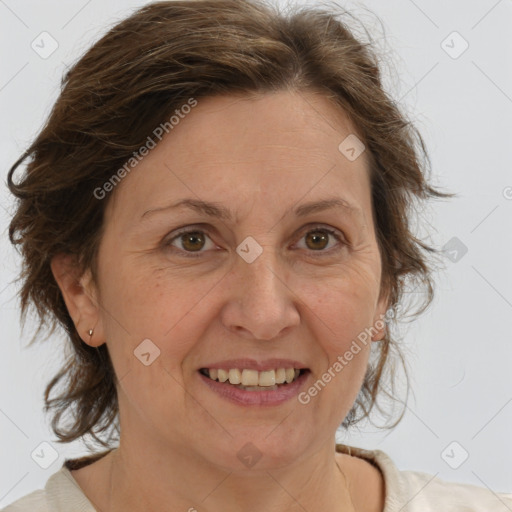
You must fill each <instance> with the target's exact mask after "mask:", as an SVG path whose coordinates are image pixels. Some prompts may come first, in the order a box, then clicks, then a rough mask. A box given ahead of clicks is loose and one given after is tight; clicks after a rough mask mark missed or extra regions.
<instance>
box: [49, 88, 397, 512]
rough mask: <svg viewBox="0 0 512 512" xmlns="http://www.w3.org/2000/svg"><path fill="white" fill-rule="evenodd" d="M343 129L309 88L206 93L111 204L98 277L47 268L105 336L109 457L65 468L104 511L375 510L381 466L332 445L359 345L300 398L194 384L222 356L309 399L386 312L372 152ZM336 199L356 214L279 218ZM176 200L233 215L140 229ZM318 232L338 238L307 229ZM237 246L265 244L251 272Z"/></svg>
mask: <svg viewBox="0 0 512 512" xmlns="http://www.w3.org/2000/svg"><path fill="white" fill-rule="evenodd" d="M353 133H357V132H356V130H355V129H354V127H353V126H352V125H351V123H350V122H349V120H348V119H347V117H346V115H345V114H344V113H343V111H342V110H341V109H339V107H335V106H333V104H332V103H330V101H329V100H328V99H327V98H325V97H324V96H322V95H321V94H318V93H314V92H301V93H298V92H289V91H286V92H285V91H283V92H275V93H267V94H263V95H259V96H252V97H248V96H240V97H238V96H224V97H211V98H206V99H200V100H199V101H198V105H197V106H196V107H195V108H194V109H193V110H192V112H191V113H190V114H188V115H187V116H186V117H185V118H184V119H183V120H181V121H180V123H179V125H177V126H176V127H175V128H174V129H173V131H172V132H170V133H169V135H167V136H166V137H165V138H164V139H163V140H162V142H160V143H159V144H158V145H157V147H156V148H155V149H153V150H151V152H150V153H149V155H148V156H146V157H145V158H144V159H143V160H142V161H141V162H140V163H139V164H138V165H137V166H136V167H135V168H134V170H132V172H131V173H130V174H129V175H128V176H127V177H125V178H124V179H123V180H122V182H121V183H120V184H119V185H118V186H117V187H116V189H115V191H114V192H113V193H112V194H113V195H112V197H110V198H109V203H108V205H107V210H106V215H105V232H104V236H103V238H102V241H101V245H100V248H99V255H98V282H97V283H94V282H93V280H92V278H91V274H90V272H86V273H85V274H83V275H81V276H80V275H78V274H77V273H76V270H75V267H74V266H73V260H72V259H71V258H70V257H69V256H66V255H59V256H57V257H55V258H54V260H53V262H52V269H53V272H54V275H55V277H56V279H57V282H58V283H59V286H60V288H61V290H62V293H63V296H64V299H65V302H66V305H67V307H68V310H69V312H70V315H71V317H72V318H73V321H74V322H75V325H76V327H77V330H78V332H79V333H80V334H81V336H82V337H83V341H84V343H88V344H90V345H92V346H100V345H102V344H103V343H106V344H107V346H108V350H109V353H110V355H111V358H112V361H113V365H114V368H115V371H116V375H117V377H118V379H119V382H118V395H119V410H120V422H121V441H120V447H119V449H117V450H115V451H113V452H111V453H110V454H109V455H107V456H105V457H104V458H102V459H100V460H99V461H98V462H96V463H93V464H91V465H89V466H87V467H85V468H82V469H80V470H77V471H73V473H72V474H73V476H74V478H75V480H76V481H77V483H78V484H79V485H80V486H81V488H82V489H83V490H84V492H85V493H86V495H87V496H88V497H89V499H90V500H91V501H92V502H93V503H94V504H95V505H96V506H97V507H98V508H99V509H100V510H121V509H129V510H131V511H139V510H141V511H142V510H148V509H149V510H184V511H186V510H189V509H191V508H192V509H193V508H195V509H197V510H198V511H201V510H208V511H213V512H216V511H220V510H222V511H235V510H237V511H239V510H249V511H260V510H265V511H283V510H287V511H299V510H301V511H302V510H304V509H306V510H347V511H349V510H358V511H359V510H365V511H366V512H368V511H370V512H371V511H382V510H383V506H384V491H383V480H382V475H381V474H380V472H379V471H378V470H377V469H376V468H374V467H373V466H371V465H370V464H369V463H368V462H366V461H364V460H362V459H357V458H355V457H350V456H348V455H341V454H336V453H335V431H336V429H337V427H338V426H339V425H340V424H341V422H342V421H343V419H344V418H345V416H346V414H347V413H348V411H349V410H350V408H351V407H352V405H353V403H354V400H355V398H356V396H357V393H358V391H359V389H360V387H361V384H362V382H363V378H364V374H365V371H366V367H367V363H368V356H369V351H370V345H371V343H370V342H369V343H368V344H367V345H366V346H362V350H361V351H360V352H359V353H358V354H357V355H356V356H354V358H353V359H352V361H350V363H349V364H347V365H346V366H345V367H344V368H343V370H342V371H341V372H339V373H337V374H336V377H335V378H333V379H332V380H331V382H330V383H329V384H328V385H326V386H325V387H324V388H323V389H322V391H321V392H320V393H318V395H317V396H315V397H314V398H312V399H311V401H310V402H309V403H308V404H306V405H303V404H301V403H299V402H298V401H297V399H296V398H293V399H290V400H288V401H286V402H284V403H282V404H280V405H278V406H270V407H264V406H241V405H237V404H233V403H231V402H228V401H227V400H226V399H224V398H222V397H220V396H219V395H218V394H216V393H214V392H213V391H212V390H211V389H210V388H209V387H208V386H206V385H205V384H204V382H203V381H202V380H201V378H200V376H199V375H198V369H199V368H200V367H204V366H208V363H213V362H215V361H221V360H225V359H235V358H243V357H249V358H253V359H256V360H264V359H268V358H274V357H276V358H289V359H294V360H298V361H300V362H302V363H304V365H305V366H307V367H308V368H309V369H310V372H311V373H310V374H309V375H308V380H307V382H306V383H305V384H304V387H303V389H301V390H306V389H307V388H308V387H310V386H311V385H312V384H313V383H314V382H315V381H316V380H317V379H318V378H319V377H320V376H321V375H322V374H323V373H324V372H325V371H327V370H328V369H329V368H330V367H332V365H333V363H334V362H335V361H336V359H337V357H338V356H340V355H343V354H344V353H345V352H346V350H348V348H349V347H350V344H351V343H352V341H353V340H355V339H356V338H357V336H358V334H359V333H361V332H363V331H364V330H365V328H369V327H370V326H374V325H375V324H376V322H377V320H379V319H381V318H382V316H383V315H384V314H385V312H386V309H387V305H388V304H387V297H386V293H384V290H382V289H381V287H380V278H381V271H382V269H381V259H380V254H379V250H378V245H377V240H376V236H375V229H374V224H373V219H372V204H371V194H370V180H369V171H368V161H367V159H366V154H365V153H363V154H362V155H361V156H360V157H359V158H357V159H356V160H355V161H349V160H348V159H347V158H345V156H344V155H343V154H342V153H341V152H340V151H339V150H338V146H339V144H340V143H341V142H342V141H343V140H344V139H345V137H347V136H348V135H349V134H353ZM333 196H335V197H338V198H342V199H344V200H345V201H348V202H349V203H351V204H352V205H354V206H355V207H356V208H357V211H358V213H356V214H354V215H352V216H350V215H349V214H348V213H347V212H346V211H345V210H344V209H331V210H325V211H320V212H316V213H311V214H309V215H307V216H306V217H297V216H295V214H294V213H292V212H291V213H288V214H286V215H285V212H286V211H287V210H288V209H290V208H295V207H296V206H298V205H300V204H303V203H305V202H309V201H313V200H321V199H325V198H330V197H333ZM188 197H191V198H195V199H201V200H205V201H214V202H216V203H219V204H221V205H224V206H225V207H226V208H229V209H230V210H232V211H233V215H234V219H233V221H229V220H225V219H224V220H221V219H218V218H210V217H207V216H205V215H204V214H200V213H196V212H193V211H192V210H188V209H186V208H181V209H176V210H165V211H163V212H160V213H154V214H148V215H146V216H145V217H144V220H143V221H141V216H142V215H143V214H144V212H146V211H147V210H149V209H153V208H158V207H162V206H166V205H169V204H171V203H174V202H175V201H178V200H180V199H183V198H188ZM105 200H106V199H105ZM198 224H199V225H198ZM183 227H190V230H191V231H197V230H202V232H203V233H204V235H203V236H204V243H203V245H202V246H201V244H200V243H197V242H196V245H190V244H189V245H187V244H186V242H185V241H184V240H183V237H182V238H180V237H177V238H174V241H172V244H171V245H169V244H170V243H171V242H170V241H171V239H172V238H173V237H175V236H176V233H177V231H178V228H183ZM322 228H329V229H334V230H335V231H336V232H339V236H340V237H341V238H340V239H341V241H338V240H336V238H335V237H333V236H330V237H329V238H328V239H327V241H326V242H325V243H322V242H318V241H317V242H315V241H311V240H310V239H309V237H308V236H306V235H307V234H308V233H312V234H317V235H318V234H319V233H318V230H319V229H320V230H321V229H322ZM321 234H322V233H320V235H321ZM247 236H251V237H253V238H254V239H255V240H256V241H257V242H258V244H259V245H260V246H261V247H262V249H263V252H262V254H261V255H260V256H259V257H258V258H257V259H256V260H255V261H254V262H252V263H247V262H246V261H245V260H244V259H243V258H241V257H240V256H239V255H238V254H237V252H236V248H237V246H239V245H240V244H241V242H242V241H243V240H244V239H245V238H246V237H247ZM164 241H167V242H169V244H168V245H167V246H166V245H164V243H163V242H164ZM187 248H188V250H189V252H192V251H193V250H194V248H198V249H197V250H198V251H199V252H200V256H199V257H196V258H194V257H186V256H185V255H183V254H184V253H186V249H187ZM196 254H197V252H196ZM90 328H94V334H93V336H92V337H89V335H88V334H87V331H88V329H90ZM383 335H384V330H383V329H381V330H378V331H377V332H376V333H375V334H374V336H373V337H372V341H378V340H380V339H382V337H383ZM147 338H149V339H150V340H151V341H152V342H153V343H154V344H155V345H156V346H158V348H159V350H160V356H159V357H158V358H157V359H155V360H154V362H153V363H152V364H151V365H149V366H145V365H143V364H142V363H141V362H140V360H139V359H138V358H136V357H135V356H134V350H135V349H136V348H137V346H138V345H139V344H140V343H141V341H142V340H144V339H147ZM248 442H250V443H252V445H253V446H254V447H256V449H257V450H258V451H259V453H261V455H262V456H261V458H260V459H259V461H258V462H257V463H256V464H255V465H254V466H252V467H250V468H248V467H245V466H244V465H243V464H242V463H241V461H240V460H239V458H238V457H237V453H238V451H239V450H240V448H241V447H242V446H244V445H245V444H246V443H248ZM336 463H338V465H339V467H338V465H337V464H336ZM340 468H341V472H340Z"/></svg>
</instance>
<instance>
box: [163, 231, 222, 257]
mask: <svg viewBox="0 0 512 512" xmlns="http://www.w3.org/2000/svg"><path fill="white" fill-rule="evenodd" d="M207 240H210V247H209V248H210V249H212V248H215V244H214V243H213V242H212V241H211V239H210V237H209V236H208V235H207V234H206V233H205V232H204V231H202V230H200V229H193V230H190V229H189V230H184V231H181V232H179V233H178V234H176V235H175V236H173V237H172V238H171V239H169V240H168V241H166V242H164V245H165V246H171V247H172V248H177V249H178V250H180V251H181V253H182V254H183V255H184V256H186V257H192V258H195V257H197V256H200V255H201V252H202V251H201V249H203V248H204V247H207V246H208V244H207ZM175 242H176V243H177V244H178V247H176V246H175V245H174V243H175ZM180 246H181V247H180ZM207 248H208V247H207Z"/></svg>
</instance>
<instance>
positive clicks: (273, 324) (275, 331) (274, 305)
mask: <svg viewBox="0 0 512 512" xmlns="http://www.w3.org/2000/svg"><path fill="white" fill-rule="evenodd" d="M288 276H289V271H287V269H285V268H283V266H282V265H278V263H277V261H276V259H275V257H274V255H273V251H271V250H270V249H264V251H263V253H262V254H261V255H260V256H259V257H258V258H257V259H256V260H255V261H253V262H252V263H247V262H246V261H244V260H243V259H242V258H240V260H238V261H237V262H236V264H235V265H234V267H233V270H232V274H231V276H230V282H229V292H228V299H227V301H226V303H225V305H224V307H223V309H222V313H221V316H222V323H223V324H224V326H225V327H226V328H227V329H228V330H230V331H231V332H234V333H235V334H236V335H237V336H243V337H245V338H246V339H257V340H272V339H275V338H278V337H280V336H283V335H284V333H285V332H287V331H289V330H291V329H292V328H293V327H294V326H297V325H299V323H300V314H299V311H298V309H297V307H296V306H297V303H298V296H297V294H296V293H295V292H294V290H293V288H292V285H291V283H290V279H289V277H288Z"/></svg>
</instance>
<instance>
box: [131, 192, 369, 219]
mask: <svg viewBox="0 0 512 512" xmlns="http://www.w3.org/2000/svg"><path fill="white" fill-rule="evenodd" d="M180 207H185V208H189V209H191V210H193V211H195V212H197V213H200V214H203V215H206V216H208V217H212V218H218V219H221V220H225V221H232V220H233V218H234V215H233V213H232V212H231V211H230V210H229V209H227V208H226V207H225V206H223V205H221V204H220V203H215V202H210V201H202V200H199V199H192V198H187V199H181V200H180V201H178V202H176V203H173V204H170V205H168V206H161V207H159V208H151V209H150V210H147V211H145V212H144V213H143V214H142V216H141V220H142V219H145V218H148V216H149V215H152V214H154V213H160V212H164V211H168V210H174V209H176V208H180ZM335 208H337V209H341V210H343V211H344V212H345V213H347V214H348V215H351V216H354V215H361V214H362V212H361V209H360V208H358V207H357V206H354V205H352V204H350V203H349V202H348V201H346V200H345V199H342V198H340V197H332V198H327V199H323V200H321V201H310V202H308V203H303V204H301V205H300V206H298V207H297V208H295V210H292V208H290V209H288V210H287V211H286V212H285V216H286V215H288V214H289V213H290V212H291V211H293V212H294V213H295V215H296V216H297V217H305V216H306V215H310V214H312V213H317V212H321V211H325V210H332V209H335Z"/></svg>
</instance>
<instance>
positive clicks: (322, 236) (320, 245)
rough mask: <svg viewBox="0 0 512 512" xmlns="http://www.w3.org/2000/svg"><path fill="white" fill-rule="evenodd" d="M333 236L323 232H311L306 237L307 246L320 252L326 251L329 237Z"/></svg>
mask: <svg viewBox="0 0 512 512" xmlns="http://www.w3.org/2000/svg"><path fill="white" fill-rule="evenodd" d="M330 236H331V235H330V234H329V233H327V232H323V231H310V232H309V233H308V234H307V235H306V244H307V246H308V248H309V249H312V250H314V251H320V250H322V249H325V248H326V247H327V245H328V244H329V237H330Z"/></svg>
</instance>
